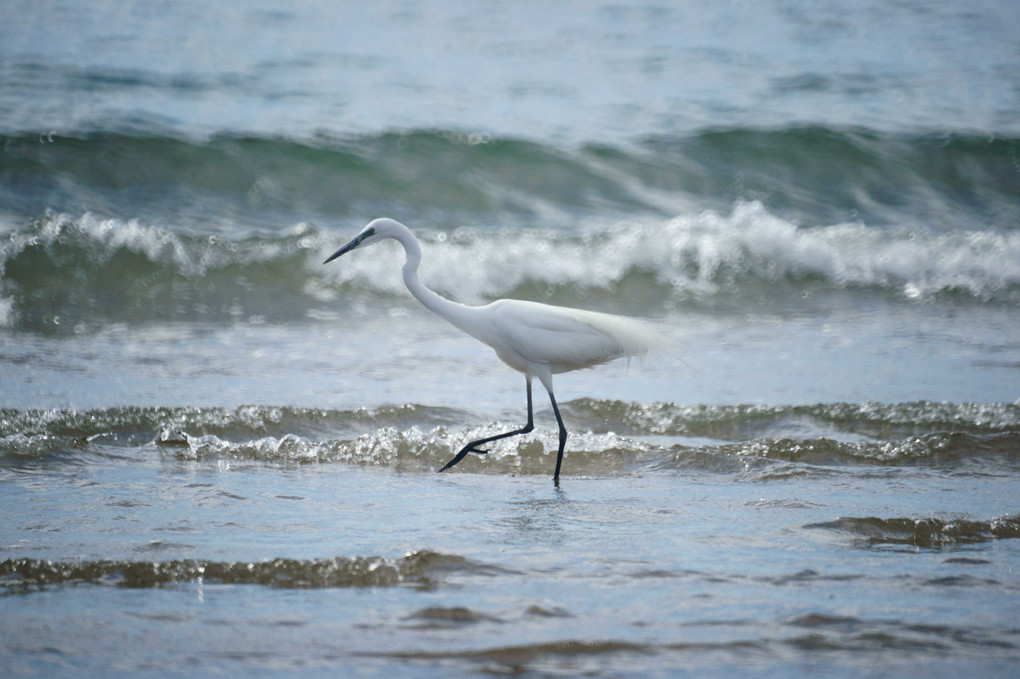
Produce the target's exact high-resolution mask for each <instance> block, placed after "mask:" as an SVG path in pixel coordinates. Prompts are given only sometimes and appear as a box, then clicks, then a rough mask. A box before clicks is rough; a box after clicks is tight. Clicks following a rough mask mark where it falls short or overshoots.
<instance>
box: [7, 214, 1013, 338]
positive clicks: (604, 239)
mask: <svg viewBox="0 0 1020 679" xmlns="http://www.w3.org/2000/svg"><path fill="white" fill-rule="evenodd" d="M409 226H410V227H411V228H412V230H414V231H415V232H416V233H418V234H419V235H420V237H421V239H422V241H423V250H424V260H423V265H422V278H423V280H424V281H425V282H426V283H427V284H428V285H430V286H432V287H434V288H435V289H436V290H437V291H439V292H440V293H442V294H444V295H447V296H449V297H451V298H454V299H456V300H458V301H462V302H466V303H474V304H477V303H484V302H487V301H490V300H492V299H496V298H500V297H516V298H521V299H534V300H539V301H546V302H551V303H555V304H563V305H567V306H581V307H589V308H602V309H606V310H609V311H615V312H622V313H628V314H630V315H637V316H655V315H658V314H660V313H661V312H662V311H663V309H664V308H667V309H668V308H669V307H670V306H672V305H674V304H677V303H680V302H683V301H684V300H690V299H693V300H727V299H730V300H741V299H745V300H746V299H752V298H753V299H754V300H762V299H773V298H774V299H776V300H778V301H782V300H783V299H784V298H786V299H788V298H789V295H790V294H791V293H792V294H793V295H794V296H795V298H797V299H799V298H800V296H801V295H806V294H813V293H814V292H819V293H822V292H826V291H829V292H831V291H838V290H844V289H853V290H855V291H857V292H859V293H860V292H864V293H868V292H877V293H879V294H883V295H887V294H892V295H895V296H898V297H899V298H900V299H903V300H906V301H910V300H916V299H930V298H933V297H936V296H939V295H963V296H965V297H966V298H968V299H970V300H974V301H978V302H995V301H999V302H1001V301H1006V302H1010V301H1015V300H1017V299H1020V233H1016V232H996V231H980V232H978V231H968V232H959V231H957V232H946V233H942V232H937V231H935V230H932V229H928V228H923V227H918V228H916V229H907V228H905V227H899V228H876V227H872V226H868V225H865V224H863V223H847V224H836V225H830V226H803V225H799V224H797V223H795V222H792V221H790V220H787V219H784V218H782V217H780V216H777V215H776V214H773V213H772V212H770V211H769V210H768V209H767V208H766V207H765V206H764V205H763V204H761V203H758V202H743V203H738V204H737V205H736V206H735V207H734V208H733V209H732V211H731V212H730V213H729V214H722V213H719V212H713V211H705V212H701V213H699V214H695V215H689V216H678V217H675V218H673V219H670V220H667V221H650V220H642V221H629V222H613V221H607V222H605V223H592V222H585V223H580V224H577V225H576V226H574V227H573V228H569V229H564V228H561V229H559V230H553V229H549V230H538V229H519V228H515V229H509V228H507V229H486V228H484V227H461V228H455V229H452V230H436V229H435V228H431V227H430V226H429V225H427V224H421V225H419V224H409ZM354 232H355V230H354V229H351V230H350V231H348V232H345V233H340V232H338V231H332V232H329V233H327V232H326V231H323V230H321V229H318V228H316V227H314V226H312V225H308V224H304V223H300V224H296V225H286V226H281V227H280V228H279V229H277V230H275V231H273V232H272V233H263V234H250V235H247V236H243V237H241V236H234V237H229V236H218V235H199V234H194V233H190V232H177V231H174V230H171V229H168V228H165V227H161V226H156V225H152V224H145V223H143V222H141V221H138V220H126V221H125V220H118V219H105V218H100V217H98V216H96V215H93V214H91V213H89V214H85V215H82V216H80V217H71V216H68V215H63V214H54V213H48V214H46V215H45V216H44V217H43V218H41V219H39V220H37V221H36V222H34V223H33V224H32V225H30V226H29V227H28V228H26V229H22V230H19V231H15V232H14V233H12V234H10V235H9V236H8V238H7V239H6V242H4V243H3V244H2V245H0V327H13V328H16V329H30V330H41V331H44V332H60V331H62V330H63V329H78V328H79V327H87V326H89V324H103V323H106V322H108V321H111V320H112V321H119V322H123V321H127V322H145V321H152V320H158V321H159V322H165V321H166V320H167V319H176V320H185V321H191V320H212V321H227V322H231V323H233V322H238V321H250V322H265V321H270V322H272V321H283V322H286V321H291V320H294V319H301V318H308V317H313V318H317V317H319V316H320V314H321V313H323V312H324V311H326V310H327V309H334V308H335V307H336V306H337V305H358V304H363V303H364V302H365V299H364V297H365V296H366V295H367V296H369V297H370V298H377V297H378V296H379V295H383V296H385V297H393V298H400V299H407V291H406V290H405V288H404V284H403V281H402V279H401V275H400V265H401V263H402V261H403V255H402V253H401V252H400V250H399V246H396V244H393V243H390V244H386V245H382V246H379V248H378V249H376V250H373V251H371V252H356V253H352V254H350V255H348V256H346V257H344V258H343V259H342V260H340V261H339V262H336V263H333V264H330V265H329V266H323V265H322V260H323V258H324V257H325V255H326V254H328V253H329V252H330V251H331V250H332V249H334V248H335V247H336V246H337V245H338V244H339V243H342V242H346V240H347V239H348V238H349V237H350V236H351V235H352V234H353V233H354ZM376 301H377V299H374V300H373V303H375V302H376ZM756 303H757V302H756Z"/></svg>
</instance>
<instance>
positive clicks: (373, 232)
mask: <svg viewBox="0 0 1020 679" xmlns="http://www.w3.org/2000/svg"><path fill="white" fill-rule="evenodd" d="M374 235H375V227H374V226H373V227H372V228H371V229H367V230H366V231H365V233H363V234H361V238H362V239H365V238H368V237H369V236H374Z"/></svg>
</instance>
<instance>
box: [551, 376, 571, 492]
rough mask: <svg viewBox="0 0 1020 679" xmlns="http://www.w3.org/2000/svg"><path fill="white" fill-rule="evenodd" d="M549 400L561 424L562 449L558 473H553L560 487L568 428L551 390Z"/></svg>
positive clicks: (558, 456)
mask: <svg viewBox="0 0 1020 679" xmlns="http://www.w3.org/2000/svg"><path fill="white" fill-rule="evenodd" d="M549 401H551V402H552V408H553V413H555V415H556V424H558V425H559V426H560V449H559V452H557V453H556V473H554V474H553V483H554V484H556V487H557V488H559V487H560V465H562V464H563V447H564V446H565V445H566V444H567V428H566V427H565V426H563V418H562V417H560V409H559V407H558V406H557V405H556V397H555V396H553V393H552V392H551V391H550V392H549Z"/></svg>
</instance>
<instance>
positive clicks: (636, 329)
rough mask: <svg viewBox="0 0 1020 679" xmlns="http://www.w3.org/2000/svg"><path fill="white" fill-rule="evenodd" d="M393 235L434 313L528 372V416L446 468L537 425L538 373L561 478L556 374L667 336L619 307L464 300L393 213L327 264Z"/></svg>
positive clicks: (410, 278) (412, 284)
mask: <svg viewBox="0 0 1020 679" xmlns="http://www.w3.org/2000/svg"><path fill="white" fill-rule="evenodd" d="M386 238H393V239H395V240H397V241H398V242H399V243H400V244H401V245H403V246H404V253H405V255H406V259H405V261H404V268H403V276H404V284H405V285H407V289H408V290H409V291H410V292H411V294H412V295H414V297H415V298H416V299H417V300H418V301H419V302H421V303H422V304H423V305H425V307H426V308H428V309H429V310H431V311H432V312H434V313H436V314H438V315H439V316H442V317H443V318H445V319H446V320H447V321H449V322H450V323H452V324H453V325H454V326H456V327H457V328H460V329H461V330H463V331H464V332H466V333H467V334H469V335H471V336H472V337H474V338H476V339H478V340H479V341H481V342H484V343H485V344H488V345H489V346H490V347H492V348H493V350H495V352H496V355H497V356H498V357H499V359H500V360H501V361H503V362H504V363H506V364H507V365H508V366H510V367H511V368H514V369H515V370H518V371H520V372H522V373H524V375H525V378H526V381H527V394H528V423H527V424H526V425H525V426H524V427H523V428H521V429H518V430H515V431H512V432H507V433H505V434H499V435H497V436H491V437H488V438H484V439H480V440H478V441H472V442H471V443H468V444H467V445H466V446H464V448H462V449H461V451H460V452H459V453H458V454H457V455H456V456H455V457H454V458H453V459H452V460H450V462H449V463H447V464H446V466H444V467H443V468H442V469H440V470H439V471H445V470H446V469H449V468H450V467H452V466H453V465H455V464H457V463H458V462H460V461H461V460H462V459H463V458H464V456H465V455H467V454H468V453H472V452H473V453H485V452H487V451H485V450H481V449H479V448H478V446H480V445H483V444H486V443H491V442H492V441H495V440H498V439H502V438H506V437H508V436H514V435H517V434H524V433H527V432H530V431H531V430H532V429H533V428H534V418H533V412H532V399H531V379H532V377H537V378H538V379H539V381H540V382H541V383H542V386H544V387H545V389H546V391H547V392H549V400H550V402H551V403H552V407H553V412H554V413H555V415H556V421H557V424H558V425H559V429H560V445H559V454H558V456H557V459H556V472H555V474H554V476H553V480H554V481H555V482H556V483H557V484H558V483H559V476H560V465H561V464H562V462H563V447H564V444H565V443H566V440H567V430H566V427H564V425H563V418H562V417H560V412H559V407H558V406H557V405H556V398H555V396H554V395H553V383H552V376H553V375H555V374H558V373H562V372H568V371H570V370H579V369H581V368H590V367H592V366H596V365H600V364H602V363H606V362H608V361H612V360H614V359H617V358H624V357H632V356H643V355H645V354H647V353H648V352H649V351H654V350H657V349H662V348H664V347H665V346H666V342H665V340H663V338H662V337H661V336H660V335H659V334H658V333H656V332H655V331H653V330H652V329H651V328H649V327H648V326H647V325H645V324H644V323H642V322H640V321H636V320H634V319H630V318H623V317H621V316H613V315H611V314H603V313H597V312H594V311H584V310H581V309H570V308H567V307H559V306H551V305H548V304H541V303H539V302H527V301H523V300H517V299H500V300H496V301H495V302H492V303H490V304H486V305H484V306H468V305H465V304H458V303H457V302H453V301H451V300H448V299H446V298H445V297H441V296H440V295H438V294H436V293H435V292H433V291H432V290H430V289H429V288H427V287H425V285H424V284H423V283H422V282H421V280H419V278H418V266H419V264H420V263H421V246H420V245H419V243H418V239H417V238H415V237H414V234H412V233H411V231H410V230H409V229H408V228H407V227H406V226H404V225H403V224H401V223H400V222H396V221H394V220H392V219H376V220H373V221H372V222H371V223H369V224H368V226H366V227H365V228H364V229H363V230H362V231H361V233H359V234H358V235H357V236H355V238H354V239H353V240H352V241H351V242H349V243H348V244H347V245H345V246H343V247H342V248H340V249H339V250H337V251H336V252H334V253H333V254H332V255H331V256H330V257H329V258H328V259H327V260H326V262H325V263H329V262H331V261H333V260H334V259H336V258H337V257H339V256H341V255H343V254H344V253H347V252H350V251H351V250H353V249H355V248H357V247H360V246H363V245H368V244H371V243H375V242H377V241H380V240H383V239H386Z"/></svg>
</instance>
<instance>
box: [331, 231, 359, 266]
mask: <svg viewBox="0 0 1020 679" xmlns="http://www.w3.org/2000/svg"><path fill="white" fill-rule="evenodd" d="M359 245H361V237H360V236H359V237H358V238H355V239H354V240H352V241H351V242H350V243H348V244H347V245H345V246H343V247H342V248H340V249H339V250H337V251H336V252H334V253H333V254H331V255H330V256H329V257H328V258H326V261H325V262H323V264H329V263H330V262H332V261H333V260H334V259H336V258H337V257H339V256H340V255H342V254H344V253H345V252H350V251H351V250H353V249H354V248H356V247H358V246H359Z"/></svg>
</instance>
